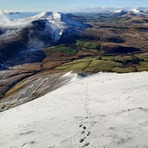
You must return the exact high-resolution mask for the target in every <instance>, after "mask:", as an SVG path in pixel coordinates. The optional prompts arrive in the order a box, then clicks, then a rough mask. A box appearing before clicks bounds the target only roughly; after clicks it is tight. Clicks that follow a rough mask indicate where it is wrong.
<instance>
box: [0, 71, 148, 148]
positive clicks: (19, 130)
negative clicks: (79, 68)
mask: <svg viewBox="0 0 148 148" xmlns="http://www.w3.org/2000/svg"><path fill="white" fill-rule="evenodd" d="M67 76H70V77H75V81H71V82H70V83H69V84H67V85H65V86H63V87H61V88H59V89H57V90H55V91H53V92H51V93H49V94H46V95H45V96H43V97H41V98H39V99H37V100H34V101H32V102H29V103H26V104H24V105H21V106H19V107H16V108H13V109H11V110H8V111H5V112H2V113H0V147H2V148H8V147H11V148H12V147H13V148H21V147H23V148H49V147H50V148H78V147H79V148H85V147H86V148H99V147H100V148H103V147H106V148H115V147H117V148H135V147H137V148H146V146H147V145H148V140H147V139H148V118H147V116H148V99H147V98H148V72H141V73H127V74H116V73H98V74H95V75H92V76H88V77H86V78H83V79H81V78H78V79H77V78H76V74H73V73H71V72H70V73H68V74H66V75H64V77H67Z"/></svg>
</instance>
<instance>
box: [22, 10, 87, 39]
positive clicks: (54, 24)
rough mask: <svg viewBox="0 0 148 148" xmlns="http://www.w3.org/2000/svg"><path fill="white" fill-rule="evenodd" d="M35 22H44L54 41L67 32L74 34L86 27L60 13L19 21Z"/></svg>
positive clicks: (67, 15)
mask: <svg viewBox="0 0 148 148" xmlns="http://www.w3.org/2000/svg"><path fill="white" fill-rule="evenodd" d="M37 20H44V21H46V26H47V28H48V29H50V30H51V31H52V32H53V36H54V37H55V41H57V40H59V39H60V37H61V36H62V35H63V33H64V32H66V31H67V30H68V31H70V33H75V31H79V30H81V29H85V28H87V27H88V25H86V24H83V23H81V22H78V21H75V20H72V19H71V18H70V16H69V14H62V13H60V12H42V13H40V14H38V15H36V16H33V17H30V18H27V19H23V20H20V21H25V22H26V21H27V22H33V21H37Z"/></svg>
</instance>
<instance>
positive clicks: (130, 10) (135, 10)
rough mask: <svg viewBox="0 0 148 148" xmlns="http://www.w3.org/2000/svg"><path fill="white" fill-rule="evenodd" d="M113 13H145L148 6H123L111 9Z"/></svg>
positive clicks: (147, 12)
mask: <svg viewBox="0 0 148 148" xmlns="http://www.w3.org/2000/svg"><path fill="white" fill-rule="evenodd" d="M113 12H114V13H121V14H123V12H124V14H135V15H136V14H137V15H140V14H145V15H147V14H148V8H144V7H141V8H123V9H116V10H114V11H113Z"/></svg>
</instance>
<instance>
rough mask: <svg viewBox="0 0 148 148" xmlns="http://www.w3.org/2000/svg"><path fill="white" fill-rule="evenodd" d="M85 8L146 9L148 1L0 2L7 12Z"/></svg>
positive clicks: (53, 0) (47, 0) (46, 0)
mask: <svg viewBox="0 0 148 148" xmlns="http://www.w3.org/2000/svg"><path fill="white" fill-rule="evenodd" d="M84 7H85V8H87V7H118V8H121V7H148V0H0V9H2V10H8V11H50V10H54V11H68V10H75V9H76V10H78V9H81V8H84Z"/></svg>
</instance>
